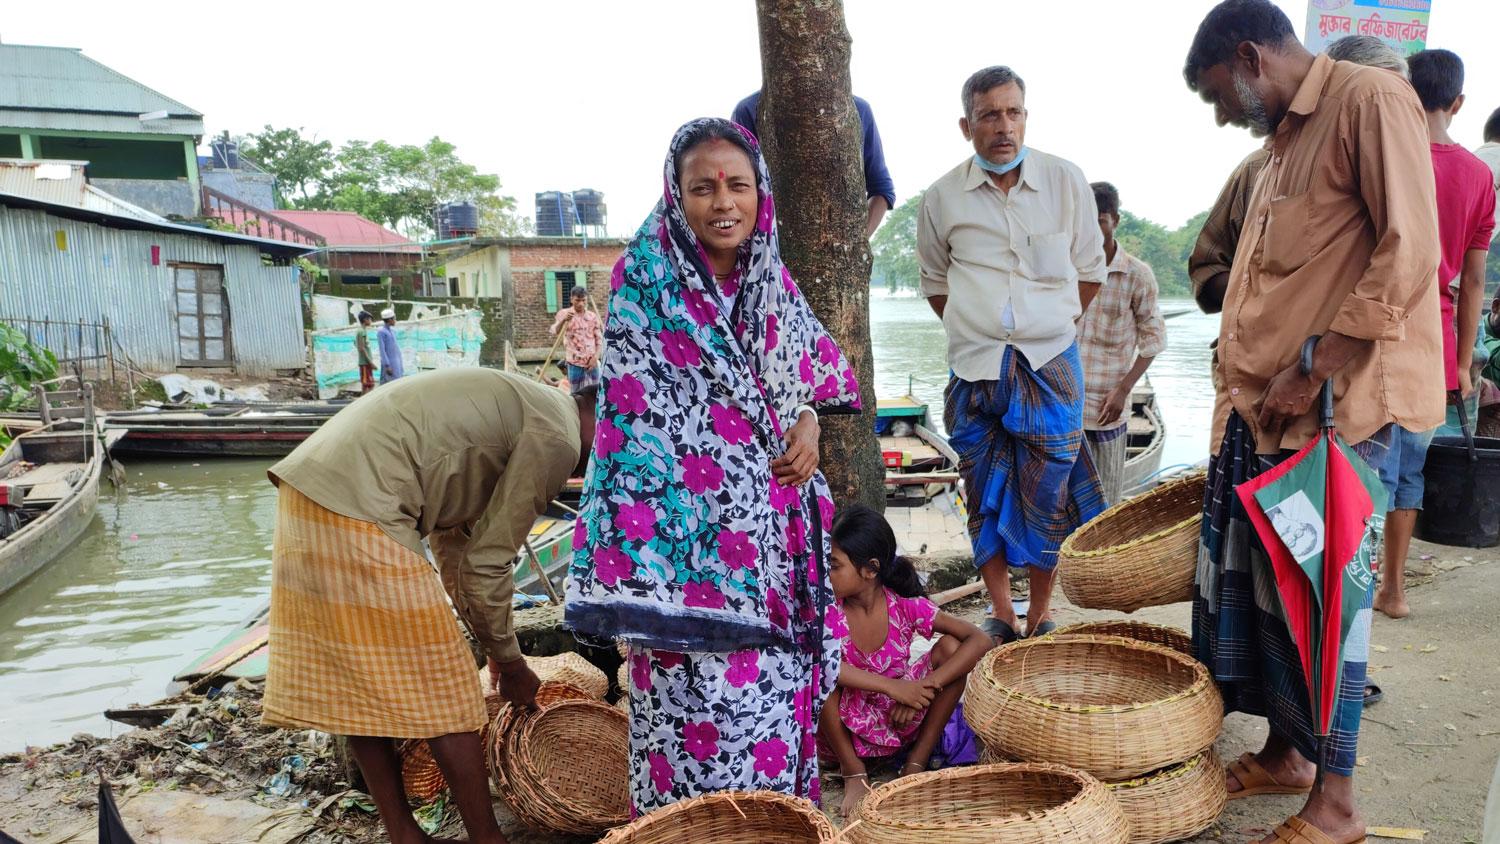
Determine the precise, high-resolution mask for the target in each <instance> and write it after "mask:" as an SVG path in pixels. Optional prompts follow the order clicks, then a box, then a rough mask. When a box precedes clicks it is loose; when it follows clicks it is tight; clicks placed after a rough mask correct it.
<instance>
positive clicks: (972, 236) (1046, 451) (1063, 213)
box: [917, 66, 1106, 643]
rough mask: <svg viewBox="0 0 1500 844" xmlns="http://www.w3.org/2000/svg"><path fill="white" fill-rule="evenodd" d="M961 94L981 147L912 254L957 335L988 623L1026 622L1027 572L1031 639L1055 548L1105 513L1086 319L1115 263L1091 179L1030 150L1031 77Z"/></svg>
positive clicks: (921, 225)
mask: <svg viewBox="0 0 1500 844" xmlns="http://www.w3.org/2000/svg"><path fill="white" fill-rule="evenodd" d="M963 104H964V116H963V117H962V118H960V119H959V122H958V125H959V129H960V130H961V131H962V132H963V136H964V138H965V139H966V140H968V141H969V142H970V143H972V144H973V146H974V155H973V156H972V157H971V158H969V159H966V160H965V161H964V162H963V163H962V164H959V165H958V166H957V167H955V168H953V169H952V170H950V171H949V172H948V173H947V174H946V175H944V176H943V177H942V178H940V179H938V180H937V181H936V182H934V183H933V185H932V187H931V188H929V189H928V190H927V193H926V195H925V197H924V198H923V200H922V208H921V212H920V216H919V219H918V222H917V257H918V260H919V263H920V264H921V270H922V293H923V295H924V296H926V297H927V301H928V303H929V304H931V305H932V309H933V311H935V312H936V313H937V315H938V317H939V318H941V319H942V321H943V328H944V330H945V331H946V332H947V334H948V366H949V368H950V369H951V370H952V377H951V379H950V380H949V383H948V389H947V393H946V409H945V411H944V421H945V422H946V423H947V427H948V433H949V435H950V437H951V442H952V445H953V447H954V448H955V449H956V450H957V451H958V453H959V457H960V464H959V471H960V472H961V473H962V475H963V477H964V484H965V488H966V490H967V506H968V511H969V534H970V538H971V539H972V541H973V546H974V565H975V566H976V567H977V568H978V569H979V573H980V576H981V577H982V578H983V579H984V582H985V585H986V587H988V589H989V593H990V599H991V601H992V602H993V604H994V607H993V616H992V617H990V618H987V619H986V620H985V623H984V625H982V626H983V628H984V630H985V632H987V633H989V634H990V635H991V637H993V638H995V639H996V640H998V641H1000V642H1002V643H1003V642H1006V641H1010V640H1012V639H1014V638H1016V637H1017V633H1018V623H1017V619H1016V615H1015V611H1014V609H1013V608H1012V606H1011V602H1010V578H1009V576H1008V575H1007V573H1006V565H1007V564H1008V565H1012V566H1016V567H1018V568H1020V567H1027V568H1029V576H1030V579H1031V594H1030V597H1031V608H1030V610H1029V612H1028V613H1027V618H1028V627H1029V629H1028V630H1027V635H1040V634H1043V633H1046V632H1047V631H1049V630H1051V629H1052V627H1053V624H1052V622H1051V621H1050V620H1049V619H1048V611H1049V608H1050V604H1051V599H1052V581H1053V575H1054V574H1055V571H1056V567H1057V549H1058V547H1059V546H1060V545H1061V544H1062V541H1063V540H1064V539H1065V538H1067V536H1068V534H1069V533H1071V532H1072V531H1073V530H1074V529H1075V528H1077V527H1078V526H1079V525H1080V524H1082V523H1083V522H1085V521H1087V520H1089V519H1091V518H1093V517H1094V516H1095V515H1097V514H1098V513H1099V512H1100V511H1101V510H1102V509H1103V497H1102V495H1101V493H1100V489H1099V483H1098V480H1097V479H1096V477H1095V473H1094V467H1093V463H1092V462H1091V461H1090V459H1089V457H1088V455H1087V454H1086V453H1083V450H1082V443H1083V398H1084V391H1083V372H1082V369H1081V367H1080V364H1079V358H1078V344H1077V328H1076V324H1077V321H1078V319H1079V317H1080V316H1082V314H1083V310H1084V308H1086V307H1088V303H1089V301H1090V300H1091V299H1093V297H1094V294H1095V293H1097V292H1098V290H1099V286H1100V285H1101V284H1102V283H1103V282H1104V280H1105V276H1106V270H1105V260H1104V246H1103V236H1102V235H1101V234H1100V231H1099V223H1098V214H1097V212H1096V211H1095V207H1094V194H1093V191H1092V189H1091V188H1090V187H1089V183H1088V180H1087V179H1085V178H1084V177H1083V173H1082V171H1080V170H1079V169H1078V167H1076V166H1075V165H1073V164H1072V163H1070V162H1067V161H1064V160H1062V159H1060V158H1056V157H1054V156H1051V155H1048V154H1046V153H1044V152H1040V151H1038V150H1033V149H1028V148H1027V147H1026V145H1025V140H1026V83H1025V82H1023V81H1022V80H1021V78H1020V77H1019V76H1017V75H1016V74H1015V72H1014V71H1012V70H1011V69H1010V68H1008V67H998V66H997V67H989V68H985V69H984V70H981V71H979V72H977V73H975V74H974V75H973V76H970V77H969V79H968V81H967V82H965V83H964V87H963Z"/></svg>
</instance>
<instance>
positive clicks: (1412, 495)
mask: <svg viewBox="0 0 1500 844" xmlns="http://www.w3.org/2000/svg"><path fill="white" fill-rule="evenodd" d="M1433 433H1434V432H1433V431H1424V432H1422V433H1420V434H1414V433H1412V432H1411V431H1408V430H1406V429H1405V428H1402V427H1401V426H1399V425H1397V426H1396V431H1395V434H1396V436H1395V438H1394V439H1393V440H1392V442H1391V453H1390V455H1389V456H1388V457H1387V459H1386V460H1385V462H1384V463H1381V464H1380V482H1381V483H1382V484H1385V507H1386V511H1387V512H1389V511H1391V510H1420V509H1422V494H1423V492H1424V491H1425V490H1426V488H1427V487H1426V484H1425V482H1424V480H1423V477H1422V467H1423V466H1425V465H1426V464H1427V447H1428V446H1429V445H1431V444H1432V435H1433Z"/></svg>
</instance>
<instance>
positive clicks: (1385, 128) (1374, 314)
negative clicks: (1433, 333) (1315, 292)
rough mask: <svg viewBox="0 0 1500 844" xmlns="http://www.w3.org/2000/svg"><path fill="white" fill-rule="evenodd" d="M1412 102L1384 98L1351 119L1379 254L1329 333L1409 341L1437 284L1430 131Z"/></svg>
mask: <svg viewBox="0 0 1500 844" xmlns="http://www.w3.org/2000/svg"><path fill="white" fill-rule="evenodd" d="M1408 99H1409V98H1402V97H1398V96H1397V95H1396V94H1394V93H1391V92H1377V93H1374V94H1371V95H1369V96H1368V97H1366V98H1365V99H1364V100H1363V101H1362V102H1360V103H1357V104H1356V105H1355V108H1354V110H1353V113H1352V114H1351V115H1350V117H1349V120H1350V123H1351V125H1350V126H1349V127H1348V131H1349V133H1350V134H1349V135H1348V136H1346V137H1351V138H1352V139H1353V140H1354V142H1355V143H1356V144H1358V147H1357V148H1356V149H1354V150H1353V151H1352V152H1353V156H1352V162H1351V163H1352V164H1353V166H1354V167H1355V168H1356V173H1355V182H1356V183H1357V184H1358V185H1359V192H1360V195H1361V197H1362V198H1363V199H1364V202H1365V206H1366V207H1367V208H1368V209H1369V212H1370V223H1371V225H1372V227H1373V228H1374V230H1375V252H1374V254H1372V255H1371V256H1370V263H1369V265H1368V267H1366V269H1365V271H1364V274H1363V275H1362V276H1361V277H1360V279H1359V281H1358V282H1357V283H1356V284H1355V286H1354V291H1353V292H1352V293H1350V294H1349V295H1348V296H1346V297H1345V298H1344V301H1343V303H1342V304H1340V305H1339V309H1338V312H1337V313H1336V314H1335V315H1334V318H1333V323H1332V325H1330V326H1329V328H1330V330H1333V331H1337V332H1338V333H1340V334H1343V335H1346V336H1349V337H1355V338H1359V339H1362V340H1401V339H1403V338H1404V337H1405V335H1406V318H1407V312H1408V311H1409V310H1410V309H1411V308H1412V307H1413V306H1415V305H1416V303H1417V300H1418V299H1419V298H1420V297H1421V296H1422V294H1423V293H1424V292H1426V290H1427V289H1428V288H1429V287H1430V286H1431V285H1432V280H1433V278H1434V271H1435V268H1436V267H1437V265H1438V258H1439V256H1438V247H1437V242H1438V227H1437V207H1436V205H1435V199H1434V197H1435V196H1436V189H1435V187H1434V185H1433V174H1432V158H1431V152H1430V151H1429V150H1430V147H1429V145H1428V135H1427V125H1426V122H1425V120H1424V119H1423V117H1422V115H1421V114H1420V113H1418V111H1417V109H1416V108H1415V107H1414V105H1413V104H1412V103H1410V102H1408V101H1406V100H1408Z"/></svg>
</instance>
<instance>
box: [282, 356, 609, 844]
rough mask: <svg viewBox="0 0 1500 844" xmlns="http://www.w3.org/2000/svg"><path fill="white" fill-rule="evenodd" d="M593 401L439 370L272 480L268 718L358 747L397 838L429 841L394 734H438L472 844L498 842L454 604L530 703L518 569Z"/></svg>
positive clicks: (317, 437) (354, 417)
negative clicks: (517, 610) (516, 624)
mask: <svg viewBox="0 0 1500 844" xmlns="http://www.w3.org/2000/svg"><path fill="white" fill-rule="evenodd" d="M594 398H595V393H594V392H593V391H588V392H585V393H580V394H579V395H577V396H575V397H569V396H568V395H567V394H565V393H561V392H559V391H558V390H556V389H553V388H552V387H549V386H546V385H543V384H538V383H536V382H534V381H531V380H530V379H527V378H523V377H520V376H516V375H511V374H509V373H504V372H497V371H495V370H491V369H479V368H456V369H443V370H437V371H433V372H428V373H424V374H421V375H416V376H413V377H410V378H402V379H400V380H399V381H396V382H394V383H391V384H388V385H386V386H384V387H382V388H381V389H380V390H378V391H376V392H374V393H372V394H370V395H369V396H368V397H366V398H363V399H361V400H360V401H357V402H355V403H353V404H351V405H350V406H349V407H347V408H345V409H344V410H342V411H340V412H339V413H338V414H337V415H335V416H334V417H333V418H332V419H331V420H329V421H328V422H327V423H325V424H324V425H323V426H322V427H321V428H320V429H319V430H318V431H317V432H316V433H314V434H313V435H312V436H311V437H309V438H308V439H307V441H306V442H304V443H303V444H302V445H300V446H298V447H297V449H296V450H295V451H293V452H292V453H291V455H289V456H288V457H287V458H286V459H285V460H282V461H281V462H279V463H277V464H276V465H275V466H272V467H271V469H270V472H269V474H270V477H271V480H272V482H273V483H275V484H277V486H278V487H280V492H279V494H278V503H277V524H276V538H275V541H274V545H273V550H272V587H271V617H270V626H271V643H270V645H271V646H270V658H271V665H270V668H269V670H268V672H267V678H266V694H265V700H264V712H265V716H264V717H265V720H266V722H267V723H269V724H273V725H276V726H288V727H297V728H312V729H320V730H323V731H325V732H331V733H336V734H340V735H347V736H349V737H350V747H351V750H352V752H353V754H354V757H355V760H356V761H357V762H358V763H359V766H360V769H361V771H362V772H363V773H364V776H365V779H366V781H367V783H368V784H369V786H370V789H369V790H370V794H371V796H372V797H373V798H374V799H375V802H376V805H377V807H378V808H379V809H380V814H381V817H382V819H383V820H384V821H385V823H386V828H387V831H388V832H389V834H390V837H391V840H392V841H393V842H403V841H423V840H426V839H425V836H422V835H421V831H420V829H418V828H417V827H416V825H415V824H414V823H412V820H411V813H410V811H409V810H408V809H407V807H406V805H405V798H404V796H403V791H402V783H401V773H400V771H401V769H400V762H399V760H398V759H397V757H396V748H395V745H394V743H393V742H392V741H391V738H424V739H427V740H428V743H429V745H430V746H431V748H432V752H433V755H434V757H435V758H436V759H437V761H438V763H439V765H440V766H441V767H442V769H443V772H444V774H445V775H446V777H447V779H448V783H449V786H450V787H451V788H452V791H453V796H454V801H455V803H456V804H457V805H458V807H459V811H460V813H461V814H462V815H463V818H464V823H465V825H466V826H467V827H468V829H469V833H470V836H471V838H470V840H472V841H475V842H481V841H483V842H503V841H504V838H503V837H501V836H500V831H499V828H498V827H497V826H496V825H495V821H494V815H493V812H492V810H491V808H490V803H489V787H488V783H487V781H486V779H485V777H484V774H483V772H484V757H483V752H482V750H481V748H480V746H479V736H478V733H477V730H478V729H479V727H480V726H481V725H482V724H483V722H484V719H485V706H484V701H483V698H482V696H481V690H480V688H479V680H478V675H477V672H476V671H475V667H474V661H473V658H472V655H471V654H470V652H469V650H468V647H467V646H466V645H465V644H464V642H463V637H462V634H461V633H460V632H459V630H458V626H457V623H456V622H455V620H454V619H453V614H452V611H451V610H450V609H449V600H451V601H452V606H453V607H454V608H456V609H457V610H458V613H459V615H460V616H461V617H462V618H463V619H464V621H465V624H466V626H467V627H468V628H469V629H470V630H471V631H472V633H473V635H474V636H475V638H476V639H478V640H479V644H480V645H482V646H483V648H484V650H485V652H486V653H487V654H488V657H489V669H490V676H491V678H492V683H493V684H494V687H495V689H496V690H497V691H499V693H500V694H501V695H503V696H504V697H505V698H506V699H508V700H509V701H511V702H512V703H515V704H519V705H527V706H529V705H532V704H533V703H534V701H535V696H536V690H537V682H538V681H537V677H536V675H535V674H534V673H532V672H531V670H530V669H529V668H527V666H526V660H525V658H524V657H523V656H522V655H521V650H520V648H519V646H518V645H517V643H516V637H515V634H514V632H513V631H512V625H511V597H512V594H513V592H514V581H513V577H512V562H513V560H514V559H515V557H516V555H517V553H518V551H519V550H520V549H521V547H522V544H523V542H524V541H525V539H526V536H527V534H528V533H529V532H530V530H531V528H532V525H533V523H534V522H535V520H536V517H537V516H538V515H540V514H541V513H542V512H543V510H544V508H545V507H546V506H547V504H548V502H549V501H551V500H552V498H553V497H555V496H556V495H557V493H558V492H559V490H561V489H562V486H563V484H564V483H565V482H566V481H567V479H568V477H569V475H570V474H571V473H573V472H581V471H582V468H583V465H584V463H585V462H586V460H587V458H588V452H589V450H590V446H591V445H592V443H593V413H594V411H593V408H594ZM580 444H582V447H580ZM424 538H425V539H427V540H428V541H429V543H430V544H431V547H432V550H433V556H434V557H435V558H436V560H437V563H438V569H439V571H438V573H437V574H434V572H433V570H432V566H431V565H429V564H428V563H427V560H426V557H425V555H424V553H423V549H422V540H423V539H424ZM444 592H446V593H447V595H446V597H445V596H444Z"/></svg>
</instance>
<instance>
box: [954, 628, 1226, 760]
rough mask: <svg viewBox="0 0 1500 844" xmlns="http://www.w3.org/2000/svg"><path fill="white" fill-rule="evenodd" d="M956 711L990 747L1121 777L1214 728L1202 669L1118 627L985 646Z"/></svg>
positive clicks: (1204, 738) (1190, 753) (1190, 748)
mask: <svg viewBox="0 0 1500 844" xmlns="http://www.w3.org/2000/svg"><path fill="white" fill-rule="evenodd" d="M965 700H966V702H965V704H964V718H965V720H967V721H968V722H969V726H971V727H972V728H973V729H974V732H975V733H976V734H978V736H979V737H980V738H981V739H982V740H983V741H984V743H985V745H986V746H987V747H989V748H991V749H992V750H993V751H994V753H995V754H997V755H999V756H1002V757H1006V758H1011V759H1025V760H1028V761H1033V762H1055V763H1057V764H1061V765H1067V766H1069V767H1072V768H1077V769H1079V770H1083V771H1087V772H1089V773H1090V774H1093V775H1094V776H1096V777H1099V778H1100V779H1105V780H1124V779H1130V778H1132V777H1137V776H1140V775H1142V774H1145V773H1148V772H1151V771H1156V770H1159V769H1161V768H1165V767H1168V766H1170V765H1175V764H1177V763H1179V762H1184V761H1187V760H1188V759H1191V758H1192V757H1194V756H1196V755H1198V754H1199V753H1201V752H1202V751H1203V750H1205V749H1207V748H1208V747H1210V746H1211V745H1213V743H1214V739H1215V738H1217V737H1218V735H1219V728H1220V726H1221V724H1222V722H1223V720H1224V702H1223V700H1222V699H1221V698H1220V697H1219V691H1218V689H1217V688H1216V687H1215V686H1214V684H1213V682H1212V681H1211V680H1210V678H1209V676H1208V670H1207V669H1206V668H1204V667H1203V666H1202V665H1201V664H1199V663H1198V662H1196V661H1195V660H1193V659H1192V658H1190V657H1187V656H1184V655H1182V654H1180V653H1178V652H1177V651H1175V650H1172V649H1171V648H1166V647H1163V646H1161V645H1153V644H1149V643H1147V642H1140V641H1136V640H1134V639H1126V638H1124V637H1121V636H1097V635H1065V636H1059V635H1052V636H1046V637H1043V638H1040V639H1022V640H1020V641H1017V642H1012V643H1010V644H1009V645H1005V646H1003V647H999V648H996V649H994V650H992V651H990V652H989V653H988V654H986V655H985V656H984V658H983V659H981V660H980V662H979V665H978V666H976V667H975V669H974V671H973V673H972V674H971V675H970V676H969V685H968V690H967V692H966V693H965Z"/></svg>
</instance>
